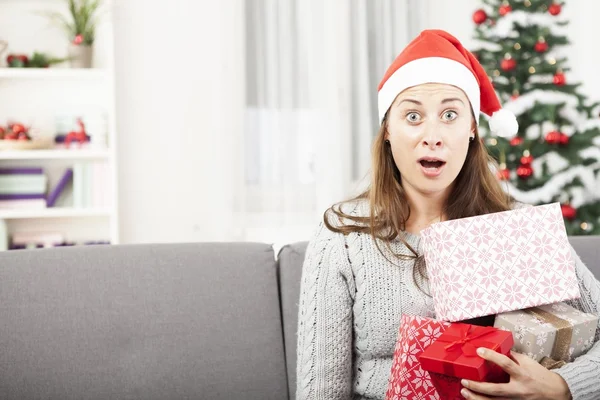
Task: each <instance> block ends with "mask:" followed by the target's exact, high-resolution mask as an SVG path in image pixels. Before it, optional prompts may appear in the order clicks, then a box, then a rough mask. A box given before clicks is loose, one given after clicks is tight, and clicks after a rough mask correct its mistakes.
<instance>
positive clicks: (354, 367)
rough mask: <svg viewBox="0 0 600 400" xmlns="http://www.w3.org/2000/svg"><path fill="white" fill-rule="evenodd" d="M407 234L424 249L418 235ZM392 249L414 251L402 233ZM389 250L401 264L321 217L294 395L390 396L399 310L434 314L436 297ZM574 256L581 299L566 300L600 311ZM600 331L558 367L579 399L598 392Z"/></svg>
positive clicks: (308, 273) (303, 306)
mask: <svg viewBox="0 0 600 400" xmlns="http://www.w3.org/2000/svg"><path fill="white" fill-rule="evenodd" d="M360 208H363V207H360ZM353 213H358V211H357V208H354V211H353ZM405 238H406V240H407V242H408V243H409V244H410V245H411V246H412V247H413V248H414V249H419V252H420V247H419V244H420V237H419V236H417V235H413V234H409V233H405ZM380 247H382V249H383V250H384V251H386V250H385V246H380ZM392 249H393V251H394V252H397V253H404V254H410V252H409V251H408V250H407V249H406V247H405V246H404V244H403V243H402V242H401V241H399V240H398V241H396V242H394V243H392ZM387 258H389V259H390V260H393V262H394V264H396V265H394V264H391V263H390V262H389V261H388V260H387V259H386V257H384V256H383V255H382V254H381V253H380V251H379V250H378V248H377V247H376V245H375V243H374V241H373V239H372V237H371V236H370V235H368V234H359V233H352V234H349V235H346V236H344V235H342V234H338V233H333V232H331V231H330V230H328V229H327V228H326V227H325V226H324V225H323V224H320V225H319V227H318V229H317V231H316V233H315V236H314V237H313V238H312V240H311V241H310V244H309V246H308V250H307V253H306V259H305V261H304V266H303V271H302V283H301V294H300V303H299V324H298V348H297V350H298V361H297V388H296V399H297V400H308V399H311V400H312V399H314V400H317V399H319V400H336V399H344V400H349V399H353V400H356V399H384V398H385V392H386V389H387V384H388V378H389V374H390V369H391V366H392V357H393V354H394V346H395V343H396V337H397V334H398V326H399V321H400V316H401V315H402V314H403V313H408V314H413V315H422V316H425V317H431V318H435V314H434V309H433V303H432V300H431V298H430V297H429V296H427V295H426V294H424V292H423V290H420V289H419V287H418V286H417V285H416V284H415V280H414V279H413V262H412V261H403V260H397V259H393V258H390V256H389V255H387ZM575 259H576V263H577V276H578V278H579V286H580V288H581V299H579V300H575V301H570V302H568V303H569V304H571V305H572V306H574V307H576V308H578V309H580V310H582V311H584V312H588V313H594V314H599V309H600V283H599V282H598V281H597V280H596V279H595V278H594V276H593V275H592V273H591V272H590V271H589V270H588V269H587V267H586V266H585V265H584V264H583V263H582V262H581V260H580V258H579V257H578V256H577V255H576V254H575ZM598 262H600V260H598ZM417 275H418V274H417ZM417 284H418V285H419V286H420V287H421V288H423V289H424V290H425V291H428V289H429V288H428V287H427V282H426V281H425V280H422V279H418V278H417ZM599 339H600V327H599V329H597V330H596V338H595V344H594V346H593V347H592V349H591V350H589V352H588V353H587V354H586V355H584V356H581V357H579V358H578V359H576V360H575V361H574V362H572V363H569V364H567V365H566V366H564V367H562V368H560V369H558V370H555V371H556V372H558V373H559V374H560V375H561V376H562V377H563V378H564V379H565V380H566V382H567V384H568V385H569V387H570V389H571V393H572V395H573V399H575V400H588V399H589V400H591V399H600V344H599V343H598V340H599Z"/></svg>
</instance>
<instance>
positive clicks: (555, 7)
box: [548, 3, 562, 15]
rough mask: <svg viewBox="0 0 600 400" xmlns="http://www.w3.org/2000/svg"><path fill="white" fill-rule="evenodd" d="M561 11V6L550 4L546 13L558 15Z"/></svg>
mask: <svg viewBox="0 0 600 400" xmlns="http://www.w3.org/2000/svg"><path fill="white" fill-rule="evenodd" d="M561 11H562V6H561V5H560V4H557V3H552V4H551V5H550V7H548V12H549V13H550V14H552V15H558V14H560V12H561Z"/></svg>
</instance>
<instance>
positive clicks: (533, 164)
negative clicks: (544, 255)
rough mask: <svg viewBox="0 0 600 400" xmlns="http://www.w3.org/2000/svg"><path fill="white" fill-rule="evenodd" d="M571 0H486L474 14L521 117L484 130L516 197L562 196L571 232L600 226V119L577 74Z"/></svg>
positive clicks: (501, 90) (492, 67)
mask: <svg viewBox="0 0 600 400" xmlns="http://www.w3.org/2000/svg"><path fill="white" fill-rule="evenodd" d="M563 6H564V2H557V1H554V0H504V1H502V0H483V8H481V9H479V10H476V11H475V13H474V14H473V21H474V22H475V25H476V27H475V32H476V33H475V39H476V43H477V45H476V46H477V48H476V49H475V50H474V51H473V53H474V54H475V56H476V57H477V58H478V59H479V61H480V62H481V64H482V65H483V67H484V68H485V69H486V71H487V73H488V75H489V77H490V79H491V80H492V83H493V85H494V88H495V89H496V91H497V93H498V96H499V97H500V100H501V102H502V103H503V105H504V108H507V109H509V110H511V111H512V112H513V113H514V114H515V115H516V116H517V120H518V122H519V133H518V134H517V136H515V137H493V136H491V134H490V133H489V128H488V126H487V124H486V123H485V121H482V123H481V128H482V129H481V133H482V136H483V137H484V140H485V143H486V146H487V148H488V150H489V152H490V154H492V156H494V158H496V160H497V161H498V163H499V165H500V170H499V171H498V178H499V179H500V180H502V181H503V182H502V184H503V186H504V187H505V189H506V190H507V191H508V193H510V194H511V195H512V196H513V197H514V198H515V199H516V200H518V201H522V202H524V203H527V204H532V205H538V204H547V203H552V202H560V203H561V205H562V211H563V216H564V219H565V226H566V228H567V233H568V234H569V235H589V234H600V174H599V170H600V121H599V120H598V118H597V117H598V104H599V103H590V102H589V101H588V99H587V98H586V96H584V95H582V94H581V93H580V92H579V91H578V90H579V84H575V83H572V82H570V81H569V68H568V66H567V59H566V58H565V57H564V56H561V49H564V48H565V47H564V46H566V45H568V44H569V41H568V39H567V36H566V32H567V30H566V26H567V23H568V22H567V21H566V20H565V19H564V18H563V17H562V15H561V11H562V7H563Z"/></svg>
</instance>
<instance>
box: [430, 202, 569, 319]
mask: <svg viewBox="0 0 600 400" xmlns="http://www.w3.org/2000/svg"><path fill="white" fill-rule="evenodd" d="M421 237H422V247H423V253H424V257H425V261H426V263H427V270H428V275H429V280H430V289H431V294H432V296H433V300H434V308H435V312H436V318H437V319H439V320H444V321H449V322H455V321H461V320H466V319H471V318H476V317H481V316H486V315H493V314H499V313H503V312H506V311H513V310H520V309H524V308H529V307H536V306H539V305H543V304H551V303H558V302H561V301H563V300H569V299H575V298H579V297H580V293H579V285H578V282H577V276H576V274H575V261H574V259H573V256H572V253H571V247H570V245H569V242H568V239H567V234H566V230H565V226H564V221H563V217H562V213H561V210H560V204H559V203H553V204H548V205H541V206H535V207H524V208H519V209H515V210H511V211H504V212H498V213H492V214H485V215H480V216H475V217H469V218H462V219H457V220H450V221H444V222H439V223H436V224H433V225H431V226H430V227H429V228H427V229H425V230H423V231H422V232H421Z"/></svg>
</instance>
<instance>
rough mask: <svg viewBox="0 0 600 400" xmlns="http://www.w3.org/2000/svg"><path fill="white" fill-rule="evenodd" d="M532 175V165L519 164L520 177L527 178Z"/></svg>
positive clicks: (518, 173)
mask: <svg viewBox="0 0 600 400" xmlns="http://www.w3.org/2000/svg"><path fill="white" fill-rule="evenodd" d="M531 175H533V168H531V165H529V164H528V165H519V168H517V176H518V177H519V178H521V179H527V178H529V177H530V176H531Z"/></svg>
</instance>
